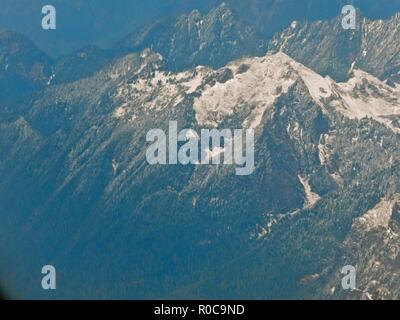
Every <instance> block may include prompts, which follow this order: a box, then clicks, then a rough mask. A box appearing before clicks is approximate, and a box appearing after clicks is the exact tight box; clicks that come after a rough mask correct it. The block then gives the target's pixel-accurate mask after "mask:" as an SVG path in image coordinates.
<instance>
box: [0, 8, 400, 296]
mask: <svg viewBox="0 0 400 320" xmlns="http://www.w3.org/2000/svg"><path fill="white" fill-rule="evenodd" d="M289 2H290V1H289ZM289 2H288V1H277V2H274V4H275V5H276V10H277V11H278V12H279V11H280V10H283V8H285V7H286V6H288V5H289V4H290V3H289ZM280 3H281V6H279V4H280ZM252 5H254V6H255V7H256V8H257V6H258V5H261V2H259V1H253V2H252ZM263 5H266V4H263ZM385 6H387V7H390V8H394V7H395V6H393V7H391V6H389V5H387V4H385V5H382V9H384V8H385ZM230 7H233V6H232V5H230V4H229V2H227V4H222V5H220V6H218V7H216V8H214V9H211V11H210V12H208V13H206V14H204V13H201V11H199V10H195V11H191V12H190V13H187V14H186V13H185V14H182V15H178V16H177V17H176V18H174V19H167V20H163V21H162V22H157V23H154V24H149V25H146V26H144V27H142V28H140V29H137V31H136V32H134V33H132V34H129V35H128V36H125V37H123V38H122V40H121V41H118V42H116V44H115V46H113V47H112V48H110V49H100V48H98V47H95V46H88V47H84V48H83V49H79V50H77V51H75V52H73V53H71V54H68V55H66V56H63V57H62V58H50V57H49V56H47V55H46V54H44V53H43V52H42V51H40V50H39V49H37V48H36V47H35V46H34V45H33V43H32V42H31V41H29V40H28V39H27V38H25V37H23V36H20V35H19V34H16V33H13V32H10V31H2V32H1V33H0V70H1V73H0V84H1V88H2V90H0V101H1V102H0V203H2V206H0V217H1V220H2V225H1V227H0V253H1V256H0V257H1V258H2V264H1V265H0V275H2V277H1V280H3V279H5V280H4V281H3V282H4V284H3V283H2V285H4V286H5V288H7V289H8V290H7V292H10V294H11V295H15V296H17V297H21V298H46V297H48V293H47V292H45V291H43V290H41V289H40V287H39V286H38V285H37V282H38V281H37V274H39V273H40V270H41V267H42V266H43V265H44V264H52V265H54V266H56V267H57V270H58V279H59V280H58V289H57V290H56V291H55V293H54V294H53V293H52V298H71V297H73V298H123V299H126V298H137V299H147V298H152V299H155V298H156V299H159V298H161V299H188V298H189V299H190V298H204V299H214V298H217V299H237V298H240V299H251V298H253V299H307V298H311V299H318V298H321V299H398V298H399V296H400V291H399V288H400V287H399V285H398V284H399V281H400V277H399V266H400V264H399V261H400V260H399V251H400V246H399V243H400V242H399V230H400V183H399V181H400V180H399V174H400V170H399V163H400V162H399V160H400V147H399V146H400V143H399V139H400V137H399V130H400V87H399V85H398V83H399V82H398V81H399V78H398V70H399V69H398V68H399V65H398V49H397V48H400V39H399V37H398V26H399V23H398V22H399V21H398V19H399V17H400V16H399V15H398V14H396V15H394V16H392V17H390V18H388V19H386V20H370V19H368V18H363V17H361V18H360V19H359V20H358V24H357V29H356V30H347V31H346V30H343V29H342V28H341V24H340V21H341V19H340V18H331V19H326V20H323V21H309V22H304V21H291V22H288V24H287V25H288V27H287V28H286V29H285V30H283V31H282V32H279V33H277V34H275V35H274V36H273V37H272V38H271V39H270V40H269V39H268V37H266V36H265V30H262V28H260V27H259V26H257V24H254V25H252V24H249V21H248V20H247V19H248V18H247V19H246V16H243V17H241V16H239V15H237V13H235V10H232V9H231V8H230ZM249 7H250V8H253V7H252V6H249ZM235 8H236V10H238V9H237V8H240V7H239V5H238V6H236V7H235ZM274 8H275V7H274ZM310 8H312V6H311V7H310ZM368 8H371V6H370V7H368ZM251 12H252V11H251ZM262 12H263V13H265V12H276V11H274V10H272V11H271V10H269V11H268V10H263V11H262ZM277 17H279V15H276V14H274V15H273V19H278V18H277ZM3 88H5V89H3ZM171 120H173V121H177V122H178V125H179V127H180V129H183V128H193V129H201V128H219V129H223V128H252V129H254V130H255V146H256V148H255V159H256V162H255V171H254V173H253V174H252V175H249V176H242V177H239V176H236V175H235V174H234V171H235V166H234V165H219V166H196V165H187V166H183V165H173V166H163V165H155V166H152V165H149V164H148V163H147V162H146V148H147V146H148V143H147V142H146V133H147V132H148V131H149V130H150V129H153V128H160V129H164V130H165V131H166V130H167V128H168V122H169V121H171ZM345 265H353V266H355V267H356V269H357V281H358V282H357V283H358V286H357V289H356V290H351V291H346V290H343V289H342V287H341V277H342V276H343V275H342V274H341V273H340V270H341V268H342V267H343V266H345Z"/></svg>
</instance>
